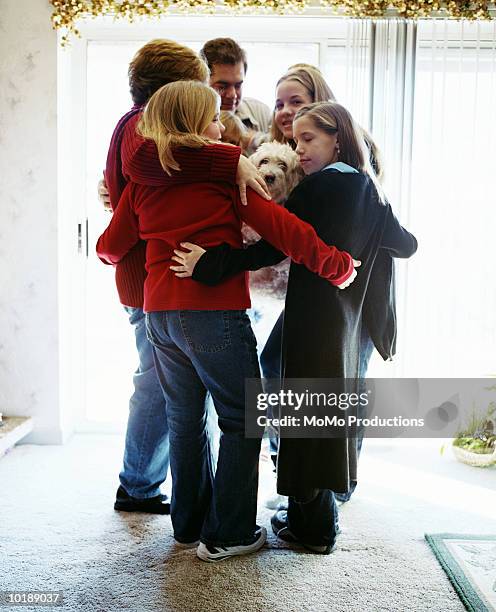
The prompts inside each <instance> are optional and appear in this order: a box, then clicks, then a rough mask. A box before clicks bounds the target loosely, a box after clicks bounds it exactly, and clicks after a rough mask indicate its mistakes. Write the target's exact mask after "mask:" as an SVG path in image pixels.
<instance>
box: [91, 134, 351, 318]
mask: <svg viewBox="0 0 496 612" xmlns="http://www.w3.org/2000/svg"><path fill="white" fill-rule="evenodd" d="M213 146H214V147H219V146H221V147H225V148H226V149H232V148H234V147H229V146H227V145H213ZM209 148H211V147H209V146H207V147H204V149H209ZM124 150H125V149H124V143H123V151H124ZM178 151H179V150H175V151H174V153H173V154H174V157H175V158H176V159H178V155H177V153H178ZM199 151H200V150H198V149H192V150H190V154H191V155H192V156H193V157H196V158H197V162H198V163H199V164H200V162H199V159H200V156H199V155H198V156H197V153H199ZM135 159H136V158H135ZM149 162H150V160H148V162H147V163H146V164H145V165H143V166H140V165H139V164H138V165H137V166H136V167H135V168H134V169H133V172H132V173H131V175H130V179H131V182H130V183H129V184H128V185H127V187H126V189H125V190H124V193H123V194H122V197H121V200H120V202H119V206H118V207H117V210H116V212H115V213H114V216H113V218H112V220H111V222H110V225H109V227H108V228H107V229H106V230H105V232H104V233H103V234H102V235H101V236H100V238H99V240H98V243H97V253H98V256H99V257H100V258H101V259H102V260H103V261H105V262H108V263H113V264H115V263H118V262H119V261H121V260H122V258H123V257H125V256H126V254H127V253H128V252H129V250H130V249H132V248H133V246H134V245H135V244H136V243H137V242H138V240H139V239H140V238H142V239H144V240H146V241H147V252H146V269H147V272H148V276H147V278H146V281H145V304H144V308H145V311H147V312H151V311H160V310H183V309H188V310H238V309H244V308H249V307H250V298H249V290H248V275H247V273H245V272H241V273H239V274H236V275H235V276H233V277H231V278H229V279H227V280H226V281H224V282H223V283H221V284H219V285H217V286H215V287H206V286H205V285H202V284H200V283H197V282H196V281H194V280H192V279H191V278H178V277H177V276H176V275H175V274H174V272H173V271H171V270H170V268H169V266H170V265H175V264H174V262H173V261H172V259H171V257H172V256H173V255H174V252H173V251H174V249H175V248H180V247H179V244H180V243H181V242H184V241H188V242H193V243H196V244H199V245H201V246H203V247H210V246H214V245H217V244H220V243H221V242H227V243H229V244H231V245H232V246H234V247H237V248H239V247H241V246H242V237H241V225H242V221H244V222H245V223H247V224H248V225H249V226H251V227H253V229H255V230H256V231H257V232H258V233H259V234H260V235H261V236H263V237H264V238H265V239H266V240H268V241H269V242H271V243H272V244H273V245H274V246H275V247H276V248H278V249H279V250H281V251H283V252H284V253H286V254H287V255H289V256H290V257H291V258H292V259H293V260H294V261H296V262H298V263H303V264H304V265H306V266H307V267H308V268H309V269H310V270H312V271H313V272H316V273H318V274H320V276H323V277H324V278H327V279H328V280H330V281H331V282H332V283H333V284H335V285H338V284H340V283H342V282H343V281H344V280H346V279H347V278H348V277H349V276H350V275H351V273H352V271H353V262H352V258H351V256H350V255H349V254H348V253H345V252H341V251H338V250H337V249H336V248H335V247H332V246H327V245H326V244H325V243H324V242H322V240H320V238H319V237H318V236H317V234H316V232H315V230H314V229H313V228H312V227H311V226H310V225H308V224H307V223H305V222H303V221H301V220H300V219H298V217H296V216H295V215H293V214H291V213H290V212H289V211H287V210H286V209H285V208H283V207H282V206H279V205H278V204H275V203H274V202H267V201H266V200H264V199H263V198H261V197H260V196H258V195H257V194H256V193H255V192H254V191H252V190H248V205H247V206H243V205H242V204H241V202H240V199H239V193H238V190H237V188H236V187H234V186H231V185H228V184H226V183H211V182H201V183H189V184H185V183H184V176H183V175H182V172H175V173H173V175H172V176H171V177H169V176H168V175H166V174H165V173H164V172H163V171H162V173H161V175H160V176H159V174H158V173H157V175H154V176H152V177H150V176H148V175H147V173H149V172H150V168H151V165H153V164H150V163H149ZM156 164H158V160H155V169H156V170H158V167H157V166H156ZM200 165H201V164H200ZM200 165H199V166H198V171H199V172H200V171H202V172H204V171H205V168H200ZM123 167H124V168H126V167H127V166H126V162H125V160H123ZM148 181H151V182H155V183H156V185H158V184H160V183H161V184H162V186H149V185H146V184H145V183H146V182H148ZM140 183H141V184H140Z"/></svg>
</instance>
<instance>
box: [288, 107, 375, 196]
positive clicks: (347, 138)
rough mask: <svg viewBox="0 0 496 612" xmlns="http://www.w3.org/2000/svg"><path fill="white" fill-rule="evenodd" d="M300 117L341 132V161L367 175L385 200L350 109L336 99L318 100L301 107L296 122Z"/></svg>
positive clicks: (332, 132)
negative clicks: (329, 100)
mask: <svg viewBox="0 0 496 612" xmlns="http://www.w3.org/2000/svg"><path fill="white" fill-rule="evenodd" d="M301 117H307V118H308V119H310V120H311V121H312V122H313V124H314V125H315V127H316V128H317V129H319V130H322V131H324V132H325V133H326V134H330V135H332V134H336V133H337V134H338V142H339V161H341V162H343V163H345V164H348V165H349V166H352V167H353V168H355V169H356V170H358V171H360V172H364V173H365V174H368V175H369V176H370V179H371V180H372V182H373V183H374V186H375V188H376V190H377V194H378V196H379V200H380V201H381V202H382V203H384V200H385V197H384V191H383V189H382V186H381V184H380V182H379V179H378V178H377V175H376V173H375V172H374V169H373V168H372V164H371V162H370V151H369V148H368V145H367V143H366V141H365V135H364V133H363V130H362V128H361V127H360V126H359V125H358V124H357V123H356V122H355V120H354V119H353V117H352V116H351V114H350V112H349V111H348V110H347V109H346V108H345V107H344V106H341V104H338V103H337V102H315V103H314V104H309V105H307V106H303V107H302V108H300V109H299V110H298V111H297V112H296V114H295V121H296V120H297V119H300V118H301Z"/></svg>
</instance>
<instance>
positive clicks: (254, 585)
mask: <svg viewBox="0 0 496 612" xmlns="http://www.w3.org/2000/svg"><path fill="white" fill-rule="evenodd" d="M121 450H122V439H121V438H120V437H117V436H98V437H95V436H78V437H75V438H74V439H73V440H72V441H71V442H70V443H69V444H68V445H66V446H65V447H36V446H21V447H17V448H16V449H14V450H13V451H12V452H10V453H9V454H8V455H6V456H5V457H3V458H2V459H0V584H1V586H0V590H6V589H16V590H20V589H23V590H29V589H32V590H60V591H62V592H63V593H64V597H65V605H64V606H63V607H62V608H58V609H60V610H70V611H71V612H73V611H79V610H83V611H94V610H97V611H100V610H101V611H120V610H133V611H137V612H148V611H150V612H151V611H159V610H160V611H163V612H169V611H170V612H204V611H205V612H207V611H214V612H228V611H229V612H230V611H233V610H239V611H241V612H261V611H266V610H267V611H273V612H306V611H308V612H320V611H326V612H327V611H329V610H335V611H343V612H344V611H364V612H370V611H374V612H375V611H382V610H384V611H387V612H392V611H407V610H408V611H415V612H416V611H429V612H433V611H439V612H441V611H442V612H448V611H452V610H453V611H455V610H456V611H462V610H463V609H464V608H463V606H462V604H461V603H460V601H459V600H458V597H457V595H456V594H455V592H454V591H453V589H452V587H451V585H450V584H449V582H448V579H447V578H446V576H445V574H444V572H443V571H442V569H441V568H440V566H439V565H438V563H437V561H436V560H435V558H434V556H433V555H432V553H431V551H430V550H429V548H428V546H427V545H426V543H425V542H424V539H423V534H424V532H425V531H429V532H439V531H455V532H464V531H465V532H467V533H479V534H480V533H490V532H491V531H492V532H493V533H496V515H495V513H494V508H496V491H495V482H496V470H494V469H491V470H490V471H485V472H482V471H478V470H475V468H468V467H466V466H462V465H460V464H457V463H455V462H454V460H453V459H452V458H451V457H450V456H444V457H441V456H440V455H439V452H438V447H437V448H436V447H435V445H433V444H432V441H431V443H430V446H428V447H426V448H425V449H424V450H423V451H422V452H421V453H419V452H418V449H417V450H416V449H415V448H410V447H409V446H404V445H401V446H398V445H397V443H391V442H388V443H378V441H371V442H369V443H368V444H367V448H366V451H365V453H364V455H363V461H362V466H361V468H362V470H361V476H362V482H361V485H360V488H359V490H358V491H357V494H356V497H355V498H354V499H353V500H352V502H350V503H349V504H347V505H346V506H344V507H343V508H342V511H341V524H342V528H343V534H342V536H340V539H339V544H338V549H337V551H336V552H335V553H334V554H332V555H330V556H327V557H321V556H317V555H312V554H309V553H304V552H302V551H296V550H291V549H290V548H289V547H288V546H286V545H284V544H283V543H280V542H278V541H276V539H275V538H274V537H272V536H271V537H270V540H269V542H268V545H267V547H266V548H264V549H263V551H262V552H261V553H260V554H257V555H252V556H250V557H246V558H240V559H234V560H230V561H227V562H225V563H221V564H212V565H209V564H206V563H203V562H201V561H199V560H198V559H197V558H196V556H195V552H194V551H193V550H188V551H183V550H179V549H178V548H177V547H176V546H174V544H173V540H172V537H171V526H170V519H169V517H162V516H152V515H126V514H121V513H117V512H114V511H113V509H112V503H113V498H114V493H115V488H116V474H117V471H118V468H119V463H120V457H121ZM474 470H475V471H474ZM262 471H263V477H262V486H263V487H265V489H266V490H267V488H269V489H270V486H271V485H272V477H271V474H270V470H269V465H268V463H263V464H262ZM467 497H470V499H468V500H467ZM464 500H465V501H464ZM478 506H480V509H478ZM269 517H270V513H269V511H264V510H261V511H260V521H261V522H262V524H264V525H266V526H267V527H269ZM3 609H5V608H3ZM15 609H16V610H19V609H20V608H15ZM22 609H25V610H28V609H30V608H22ZM37 609H38V610H42V609H47V608H37Z"/></svg>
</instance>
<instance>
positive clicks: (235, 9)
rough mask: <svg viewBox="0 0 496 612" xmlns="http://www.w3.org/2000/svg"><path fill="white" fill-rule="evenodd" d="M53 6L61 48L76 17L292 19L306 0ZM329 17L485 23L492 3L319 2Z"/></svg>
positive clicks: (119, 0) (81, 1) (63, 2)
mask: <svg viewBox="0 0 496 612" xmlns="http://www.w3.org/2000/svg"><path fill="white" fill-rule="evenodd" d="M50 3H51V4H52V6H53V13H52V25H53V27H54V28H55V29H60V30H62V31H64V32H65V34H64V35H63V36H62V45H65V44H67V42H68V40H69V37H70V36H71V35H75V36H79V32H78V30H77V27H76V22H77V21H78V20H79V19H87V18H94V17H99V16H103V15H111V16H113V17H114V18H115V19H127V20H128V21H131V22H132V21H134V19H136V18H137V17H148V18H156V17H160V16H162V15H166V14H167V13H169V11H170V10H174V11H179V12H181V13H214V12H215V11H216V10H219V9H223V10H224V9H225V10H227V11H228V12H231V13H233V14H246V13H249V14H276V15H288V14H289V15H294V14H299V13H302V12H303V11H304V10H305V9H306V8H308V7H309V6H310V0H50ZM320 5H321V7H322V8H323V9H324V11H325V10H328V11H329V12H330V13H339V14H341V15H345V16H347V17H355V18H380V17H385V16H390V15H393V16H396V17H402V18H405V19H422V18H428V17H431V16H444V17H449V18H452V19H471V20H486V19H491V14H490V8H491V6H493V5H494V3H493V2H487V1H485V0H474V1H468V0H467V1H465V0H450V1H444V2H443V1H441V0H416V1H415V2H408V1H406V0H365V1H358V0H320Z"/></svg>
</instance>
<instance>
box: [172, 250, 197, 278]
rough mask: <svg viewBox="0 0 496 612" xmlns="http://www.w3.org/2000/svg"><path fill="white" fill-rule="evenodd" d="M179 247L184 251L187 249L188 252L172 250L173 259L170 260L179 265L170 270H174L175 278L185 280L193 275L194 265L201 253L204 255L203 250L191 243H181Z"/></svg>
mask: <svg viewBox="0 0 496 612" xmlns="http://www.w3.org/2000/svg"><path fill="white" fill-rule="evenodd" d="M180 246H182V247H183V248H184V249H188V251H189V252H186V251H179V250H178V249H174V257H172V259H173V260H174V261H177V262H178V263H179V264H180V265H179V266H170V269H171V270H174V272H175V273H176V276H179V277H180V278H187V277H188V276H191V275H192V274H193V271H194V269H195V266H196V263H197V261H198V260H199V259H200V257H201V256H202V255H203V253H205V249H202V248H201V247H200V246H198V245H197V244H192V243H191V242H181V244H180Z"/></svg>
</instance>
